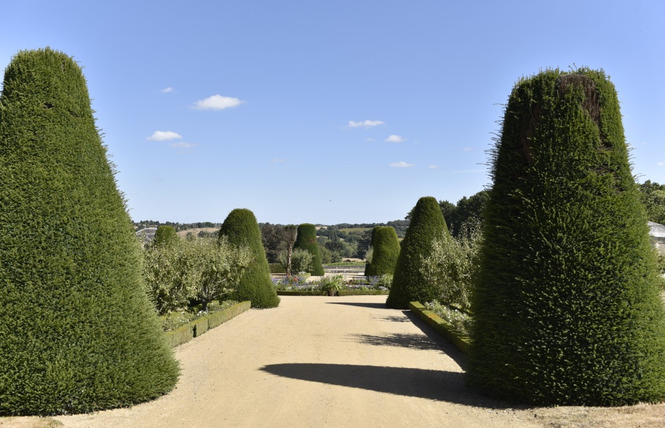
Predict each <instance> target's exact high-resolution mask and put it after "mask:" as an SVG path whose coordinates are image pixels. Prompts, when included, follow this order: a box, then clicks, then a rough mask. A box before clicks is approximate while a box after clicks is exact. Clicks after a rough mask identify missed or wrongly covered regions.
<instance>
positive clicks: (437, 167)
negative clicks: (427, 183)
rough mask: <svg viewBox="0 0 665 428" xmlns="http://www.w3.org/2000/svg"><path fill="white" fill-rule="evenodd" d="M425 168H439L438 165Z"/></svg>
mask: <svg viewBox="0 0 665 428" xmlns="http://www.w3.org/2000/svg"><path fill="white" fill-rule="evenodd" d="M427 168H429V169H439V165H430V166H428V167H427Z"/></svg>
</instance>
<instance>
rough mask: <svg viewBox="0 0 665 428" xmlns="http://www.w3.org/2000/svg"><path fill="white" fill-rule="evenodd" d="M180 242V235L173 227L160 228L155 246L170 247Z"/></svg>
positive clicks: (158, 228) (154, 241) (156, 234)
mask: <svg viewBox="0 0 665 428" xmlns="http://www.w3.org/2000/svg"><path fill="white" fill-rule="evenodd" d="M176 241H178V233H177V232H176V231H175V227H173V226H164V225H162V226H158V227H157V231H156V232H155V239H154V240H153V241H152V242H153V244H154V245H170V244H172V243H174V242H176Z"/></svg>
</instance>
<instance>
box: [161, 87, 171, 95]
mask: <svg viewBox="0 0 665 428" xmlns="http://www.w3.org/2000/svg"><path fill="white" fill-rule="evenodd" d="M160 92H163V93H165V94H168V93H169V92H173V88H172V87H171V86H169V87H167V88H164V89H161V90H160Z"/></svg>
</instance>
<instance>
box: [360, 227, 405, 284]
mask: <svg viewBox="0 0 665 428" xmlns="http://www.w3.org/2000/svg"><path fill="white" fill-rule="evenodd" d="M372 249H373V251H372V262H371V263H369V266H368V267H367V269H366V270H365V275H366V276H380V275H384V274H387V275H393V273H394V272H395V265H396V264H397V257H399V250H400V246H399V240H398V239H397V233H396V232H395V229H394V228H393V227H392V226H377V227H375V228H374V230H373V231H372Z"/></svg>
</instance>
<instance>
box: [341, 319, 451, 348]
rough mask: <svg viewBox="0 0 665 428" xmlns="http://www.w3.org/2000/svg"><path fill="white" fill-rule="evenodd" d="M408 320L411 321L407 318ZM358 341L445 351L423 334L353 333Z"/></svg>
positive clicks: (377, 344) (367, 343) (366, 343)
mask: <svg viewBox="0 0 665 428" xmlns="http://www.w3.org/2000/svg"><path fill="white" fill-rule="evenodd" d="M407 321H409V320H408V319H407ZM351 336H352V337H354V338H355V340H357V341H358V342H360V343H362V344H365V345H374V346H398V347H401V348H411V349H418V350H423V351H428V350H435V351H440V352H444V351H443V349H441V345H440V344H438V343H436V342H434V341H432V340H431V339H430V338H428V337H427V336H423V335H422V334H405V333H390V334H389V335H387V336H374V335H371V334H352V335H351Z"/></svg>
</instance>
